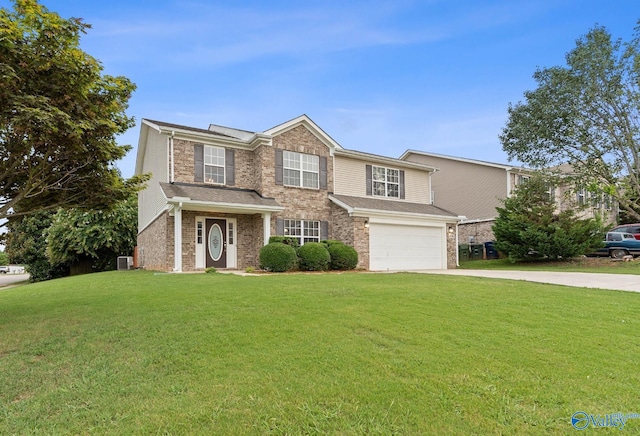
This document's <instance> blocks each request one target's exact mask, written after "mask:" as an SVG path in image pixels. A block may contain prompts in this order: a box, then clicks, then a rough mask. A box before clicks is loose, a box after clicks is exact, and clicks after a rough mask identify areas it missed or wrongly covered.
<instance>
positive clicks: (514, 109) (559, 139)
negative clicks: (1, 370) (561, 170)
mask: <svg viewBox="0 0 640 436" xmlns="http://www.w3.org/2000/svg"><path fill="white" fill-rule="evenodd" d="M639 46H640V26H639V27H638V28H637V29H636V32H635V33H634V36H633V37H632V39H631V40H630V41H628V42H623V41H621V40H613V39H612V37H611V35H610V34H609V32H608V31H607V30H606V29H605V28H603V27H595V28H593V29H592V30H590V31H589V32H588V33H587V34H586V35H585V36H583V37H581V38H580V39H578V40H577V41H576V47H575V48H574V49H573V50H571V51H570V52H569V53H568V54H567V55H566V63H567V65H566V66H556V67H551V68H544V69H538V70H537V71H536V72H535V74H534V75H533V77H534V79H535V80H536V82H537V84H538V87H537V89H535V90H533V91H527V92H525V94H524V97H525V102H524V103H523V102H519V103H517V104H515V105H509V120H508V121H507V124H506V126H505V127H504V129H503V131H502V134H501V135H500V141H501V142H502V148H503V150H504V151H505V152H506V153H507V155H508V157H509V159H517V160H519V161H520V162H523V163H524V164H526V165H529V166H531V167H534V168H547V167H554V166H558V165H561V164H570V165H571V167H572V171H573V173H574V178H575V180H574V184H575V185H576V186H578V185H583V186H585V185H589V184H592V183H593V184H596V185H598V186H599V187H600V189H602V190H604V191H605V192H606V193H607V194H610V195H612V197H613V198H614V199H615V200H616V201H617V202H618V203H619V205H620V208H621V209H623V210H624V211H626V212H627V213H628V214H629V215H630V216H631V217H633V219H634V220H636V221H637V220H640V203H639V200H640V177H639V175H640V154H639V153H640V147H639V145H640V50H639Z"/></svg>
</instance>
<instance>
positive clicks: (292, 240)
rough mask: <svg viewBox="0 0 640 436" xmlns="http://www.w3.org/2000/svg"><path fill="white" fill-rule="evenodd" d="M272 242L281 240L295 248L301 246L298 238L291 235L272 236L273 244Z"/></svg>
mask: <svg viewBox="0 0 640 436" xmlns="http://www.w3.org/2000/svg"><path fill="white" fill-rule="evenodd" d="M272 242H280V243H282V244H286V245H290V246H292V247H293V248H295V249H298V247H299V243H298V238H294V237H291V236H270V237H269V244H271V243H272Z"/></svg>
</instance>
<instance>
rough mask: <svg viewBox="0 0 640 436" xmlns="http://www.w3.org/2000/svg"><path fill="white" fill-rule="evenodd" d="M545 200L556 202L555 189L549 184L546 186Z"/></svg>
mask: <svg viewBox="0 0 640 436" xmlns="http://www.w3.org/2000/svg"><path fill="white" fill-rule="evenodd" d="M546 187H547V199H548V200H549V202H551V203H553V202H554V201H555V200H556V187H555V186H553V185H551V184H547V185H546Z"/></svg>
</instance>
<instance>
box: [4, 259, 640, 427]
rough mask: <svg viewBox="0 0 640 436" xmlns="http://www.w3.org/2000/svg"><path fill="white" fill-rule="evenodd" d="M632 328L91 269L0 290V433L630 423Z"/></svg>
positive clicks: (414, 284) (639, 375)
mask: <svg viewBox="0 0 640 436" xmlns="http://www.w3.org/2000/svg"><path fill="white" fill-rule="evenodd" d="M639 331H640V295H639V294H636V293H631V292H615V291H602V290H589V289H579V288H569V287H562V286H554V285H544V284H535V283H525V282H521V281H506V280H505V281H503V280H491V279H477V278H471V277H451V276H436V275H422V274H366V273H344V274H286V275H262V276H258V277H239V276H233V275H222V274H184V275H174V274H154V273H150V272H143V271H131V272H129V271H127V272H110V273H102V274H91V275H86V276H81V277H74V278H67V279H61V280H55V281H52V282H48V283H38V284H32V285H25V286H21V287H17V288H13V289H8V290H3V291H0V386H2V388H1V389H0V433H2V434H35V433H44V434H51V433H54V434H93V433H98V434H114V435H115V434H118V435H120V434H233V435H237V434H385V435H387V434H394V433H395V434H449V433H455V434H541V433H545V434H567V433H570V432H574V431H576V430H574V429H573V427H572V426H571V423H570V420H571V416H572V415H573V414H574V413H575V412H577V411H585V412H587V413H591V414H600V415H602V416H604V415H605V414H610V413H614V412H623V413H640V409H638V408H639V407H640V406H639V405H638V392H640V372H639V371H638V365H637V356H638V355H640V339H639V338H638V332H639ZM625 429H626V430H628V431H631V432H632V433H636V432H639V431H640V419H636V420H633V419H632V420H629V421H628V422H627V423H626V426H625Z"/></svg>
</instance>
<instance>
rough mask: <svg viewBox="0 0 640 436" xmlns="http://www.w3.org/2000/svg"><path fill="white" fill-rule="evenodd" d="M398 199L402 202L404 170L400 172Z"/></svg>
mask: <svg viewBox="0 0 640 436" xmlns="http://www.w3.org/2000/svg"><path fill="white" fill-rule="evenodd" d="M400 199H401V200H404V170H400Z"/></svg>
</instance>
